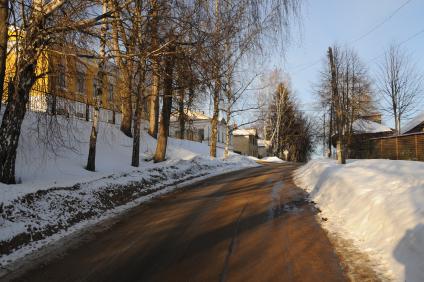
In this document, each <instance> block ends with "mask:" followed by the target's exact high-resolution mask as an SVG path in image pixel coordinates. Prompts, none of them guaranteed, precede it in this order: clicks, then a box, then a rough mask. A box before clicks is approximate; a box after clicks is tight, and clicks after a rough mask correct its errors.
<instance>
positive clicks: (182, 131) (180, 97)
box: [178, 89, 186, 139]
mask: <svg viewBox="0 0 424 282" xmlns="http://www.w3.org/2000/svg"><path fill="white" fill-rule="evenodd" d="M184 98H185V91H184V89H180V90H178V122H179V125H180V136H178V138H180V139H184V136H185V122H186V116H185V112H184Z"/></svg>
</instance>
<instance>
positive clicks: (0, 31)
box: [0, 0, 9, 109]
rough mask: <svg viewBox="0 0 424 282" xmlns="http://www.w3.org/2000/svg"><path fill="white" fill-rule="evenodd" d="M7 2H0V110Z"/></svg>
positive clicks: (7, 12) (2, 89)
mask: <svg viewBox="0 0 424 282" xmlns="http://www.w3.org/2000/svg"><path fill="white" fill-rule="evenodd" d="M8 19H9V0H0V109H1V103H2V102H3V91H4V81H5V77H4V76H5V72H6V57H7V38H8V36H9V34H8V33H9V25H8Z"/></svg>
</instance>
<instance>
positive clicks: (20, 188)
mask: <svg viewBox="0 0 424 282" xmlns="http://www.w3.org/2000/svg"><path fill="white" fill-rule="evenodd" d="M45 118H46V116H45V115H42V114H36V113H28V114H27V117H26V119H25V122H24V125H23V130H22V132H23V134H22V136H21V139H20V146H19V149H18V157H17V165H16V175H17V179H18V181H19V182H20V183H19V184H16V185H5V184H0V250H1V252H0V266H3V267H4V266H5V265H6V264H8V263H10V262H11V261H13V260H15V259H16V258H19V257H21V256H23V255H25V254H27V253H29V252H31V251H33V250H34V249H37V248H39V247H41V246H43V245H45V244H46V243H49V242H50V241H52V240H56V239H59V238H61V237H63V236H65V235H67V234H69V233H70V232H73V231H76V230H77V229H81V228H83V227H84V226H86V225H87V224H92V223H95V222H98V221H99V220H101V219H104V218H105V217H107V216H111V215H113V214H114V213H116V212H118V211H122V210H124V209H127V208H129V207H132V206H134V205H136V204H139V203H141V202H143V201H146V200H149V199H151V198H152V197H154V196H157V195H160V194H163V193H166V192H169V191H171V190H173V189H175V188H176V187H177V186H178V187H180V186H182V185H185V184H187V183H189V182H190V181H194V180H197V179H201V178H205V177H208V176H211V175H216V174H219V173H224V172H228V171H233V170H238V169H241V168H245V167H252V166H256V165H257V164H256V162H255V161H253V160H252V159H249V158H247V157H242V156H239V155H237V154H231V155H230V157H229V158H228V159H226V160H224V159H222V155H223V151H222V150H221V149H218V158H217V159H214V160H212V159H210V158H209V157H208V155H209V147H208V145H207V143H198V142H192V141H187V140H176V139H172V138H170V139H169V142H168V150H167V161H165V162H163V163H158V164H154V163H153V162H152V161H145V160H149V159H151V157H152V156H153V154H154V150H155V147H156V141H155V139H153V138H151V137H150V136H149V135H148V134H147V133H146V132H145V131H143V132H142V139H141V149H140V154H141V165H140V167H139V168H135V167H132V166H130V162H131V153H132V139H131V138H128V137H126V136H125V135H124V134H122V133H121V132H120V130H119V128H118V127H117V126H115V125H112V124H108V123H101V124H100V131H99V135H98V143H97V155H96V172H89V171H87V170H85V169H84V166H85V165H86V160H87V152H88V140H89V134H90V130H91V123H88V122H85V121H82V120H79V119H72V118H71V119H65V118H63V117H60V116H59V117H58V120H57V121H55V122H54V123H53V124H56V123H57V125H56V126H55V125H53V126H52V123H51V120H45ZM46 124H50V126H49V127H47V126H46ZM54 136H56V137H57V136H61V138H59V139H55V138H53V137H54ZM28 243H29V244H28Z"/></svg>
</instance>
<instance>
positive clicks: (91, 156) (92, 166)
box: [85, 97, 99, 171]
mask: <svg viewBox="0 0 424 282" xmlns="http://www.w3.org/2000/svg"><path fill="white" fill-rule="evenodd" d="M98 99H99V98H98V97H96V98H95V100H96V105H95V106H94V112H93V123H92V126H91V134H90V147H89V150H88V158H87V166H86V167H85V168H86V169H87V170H89V171H96V143H97V132H98V127H99V101H98Z"/></svg>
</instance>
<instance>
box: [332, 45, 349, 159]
mask: <svg viewBox="0 0 424 282" xmlns="http://www.w3.org/2000/svg"><path fill="white" fill-rule="evenodd" d="M328 59H329V61H330V69H331V91H332V97H333V99H332V100H334V101H331V102H332V103H334V105H335V107H334V109H335V111H336V128H337V135H338V140H337V163H338V164H346V159H345V155H344V144H343V143H344V142H343V130H342V121H343V113H342V109H341V105H340V102H341V101H340V96H339V89H338V85H337V73H336V66H335V64H334V56H333V49H332V48H331V47H328Z"/></svg>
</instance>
